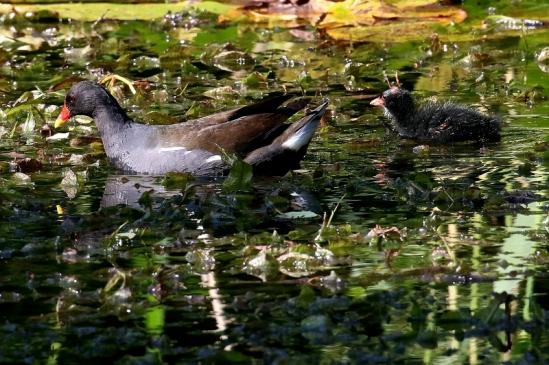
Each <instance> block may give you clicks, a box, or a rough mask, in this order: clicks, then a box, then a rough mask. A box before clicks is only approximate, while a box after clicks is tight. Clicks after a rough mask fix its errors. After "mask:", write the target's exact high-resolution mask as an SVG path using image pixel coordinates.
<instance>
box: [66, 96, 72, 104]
mask: <svg viewBox="0 0 549 365" xmlns="http://www.w3.org/2000/svg"><path fill="white" fill-rule="evenodd" d="M73 102H74V96H72V95H67V96H66V97H65V104H72V103H73Z"/></svg>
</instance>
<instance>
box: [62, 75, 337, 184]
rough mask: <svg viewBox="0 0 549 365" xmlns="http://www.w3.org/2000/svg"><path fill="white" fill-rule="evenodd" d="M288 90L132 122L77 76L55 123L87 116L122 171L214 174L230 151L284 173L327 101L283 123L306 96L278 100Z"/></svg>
mask: <svg viewBox="0 0 549 365" xmlns="http://www.w3.org/2000/svg"><path fill="white" fill-rule="evenodd" d="M290 97H291V96H288V95H283V96H277V97H273V98H270V99H266V100H263V101H260V102H259V103H256V104H252V105H249V106H244V107H241V108H238V109H234V110H229V111H225V112H220V113H216V114H213V115H209V116H206V117H203V118H200V119H196V120H191V121H187V122H183V123H178V124H172V125H147V124H140V123H136V122H134V121H133V120H132V119H131V118H130V117H129V116H128V115H127V114H126V112H124V110H123V109H122V107H121V106H120V105H119V104H118V102H117V101H116V99H115V98H114V97H113V96H112V95H111V94H110V93H109V92H108V91H107V90H105V89H104V88H103V87H102V86H100V85H99V84H97V83H95V82H92V81H81V82H79V83H77V84H75V85H73V86H72V87H71V89H70V90H69V92H68V93H67V95H66V97H65V103H64V105H63V108H62V110H61V113H60V114H59V117H58V118H57V120H56V122H55V127H56V128H57V127H59V126H60V125H63V124H64V123H66V121H67V120H68V119H69V118H71V117H73V116H75V115H86V116H89V117H92V118H93V119H94V121H95V124H96V125H97V129H98V130H99V134H100V136H101V139H102V140H103V147H104V149H105V152H106V154H107V157H108V158H109V160H110V161H111V162H112V164H113V165H114V166H116V167H117V168H118V169H120V170H122V171H124V172H127V173H137V174H153V175H162V174H165V173H167V172H170V171H179V172H189V173H191V174H193V175H199V176H214V175H220V174H223V173H224V172H226V170H227V166H226V164H225V163H224V161H223V159H222V155H223V154H225V153H235V154H237V155H238V156H240V157H243V158H244V161H245V162H247V163H248V164H250V165H251V166H252V167H253V169H254V173H255V174H259V175H273V176H274V175H284V174H285V173H287V172H288V171H289V170H291V169H295V168H297V167H298V166H299V162H300V160H301V159H302V158H303V157H304V155H305V153H306V151H307V147H308V145H309V142H310V141H311V139H312V137H313V135H314V133H315V131H316V129H317V126H318V124H319V121H320V118H321V117H322V115H323V114H324V111H325V109H326V106H327V104H328V102H327V101H326V102H324V103H322V105H320V106H319V107H317V108H316V109H314V110H311V111H309V112H308V113H307V114H306V115H305V116H304V117H303V118H301V119H300V120H299V121H297V122H295V123H292V124H287V123H284V122H285V121H286V120H287V119H288V118H289V117H290V116H292V115H293V114H295V113H296V112H298V111H299V110H301V109H302V108H304V107H305V105H306V104H307V103H308V100H306V99H298V100H295V101H291V102H289V103H287V104H286V105H285V106H282V104H283V103H284V102H286V101H287V100H288V99H290Z"/></svg>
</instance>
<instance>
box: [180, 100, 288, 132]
mask: <svg viewBox="0 0 549 365" xmlns="http://www.w3.org/2000/svg"><path fill="white" fill-rule="evenodd" d="M291 97H292V95H289V94H285V95H278V96H273V97H269V98H266V99H264V100H261V101H259V102H257V103H254V104H251V105H246V106H243V107H239V108H236V109H231V110H226V111H223V112H219V113H215V114H210V115H207V116H205V117H201V118H198V119H192V120H189V121H186V122H183V123H180V124H185V125H189V126H192V128H196V129H200V128H205V127H208V126H211V125H216V124H222V123H226V122H229V121H231V120H235V119H238V118H241V117H245V116H250V115H254V114H261V113H278V112H283V111H284V110H285V108H283V107H282V108H281V107H280V105H282V104H283V103H284V102H285V101H287V100H288V99H290V98H291ZM279 110H280V111H279ZM298 110H299V109H298ZM294 113H295V112H294ZM292 114H293V113H292ZM290 115H291V114H290Z"/></svg>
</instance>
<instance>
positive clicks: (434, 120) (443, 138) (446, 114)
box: [370, 87, 501, 143]
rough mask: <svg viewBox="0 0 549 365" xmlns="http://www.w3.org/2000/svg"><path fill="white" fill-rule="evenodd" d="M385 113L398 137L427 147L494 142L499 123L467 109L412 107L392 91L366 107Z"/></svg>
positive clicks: (404, 94)
mask: <svg viewBox="0 0 549 365" xmlns="http://www.w3.org/2000/svg"><path fill="white" fill-rule="evenodd" d="M370 104H372V105H375V106H380V107H383V108H384V109H385V113H386V114H387V116H388V117H389V118H391V119H392V121H393V124H394V126H395V129H396V131H397V132H398V134H399V135H400V136H401V137H403V138H409V139H414V140H417V141H420V142H427V143H449V142H464V141H475V142H481V143H484V142H497V141H499V140H500V139H501V135H500V131H501V120H500V119H499V118H498V117H496V116H491V115H485V114H482V113H480V112H479V111H477V110H475V109H472V108H470V107H467V106H464V105H459V104H453V103H450V102H443V103H441V102H434V101H427V102H425V103H423V104H421V105H419V106H417V105H416V103H415V101H414V98H413V97H412V94H411V93H410V92H409V91H408V90H405V89H402V88H399V87H392V88H390V89H388V90H386V91H385V92H383V94H382V95H381V96H380V97H378V98H376V99H374V100H372V102H371V103H370Z"/></svg>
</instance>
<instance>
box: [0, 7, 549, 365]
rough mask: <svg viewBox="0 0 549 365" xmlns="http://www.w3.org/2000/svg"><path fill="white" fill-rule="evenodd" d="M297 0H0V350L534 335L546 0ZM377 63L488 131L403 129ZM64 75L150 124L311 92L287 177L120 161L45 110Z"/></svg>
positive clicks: (366, 345) (452, 355)
mask: <svg viewBox="0 0 549 365" xmlns="http://www.w3.org/2000/svg"><path fill="white" fill-rule="evenodd" d="M300 3H301V5H299V4H298V5H295V4H294V5H291V6H290V5H288V4H286V5H285V6H283V7H282V6H281V7H278V8H276V7H275V8H271V7H273V6H275V5H274V4H275V3H274V2H273V3H270V5H269V3H268V2H265V3H264V4H263V5H261V6H256V7H251V6H250V7H241V6H239V5H238V4H234V3H216V2H195V3H194V2H193V4H192V6H189V4H187V3H170V4H160V3H158V4H154V5H150V4H139V5H136V4H95V3H90V4H84V5H82V4H63V5H60V4H50V3H47V2H45V3H44V4H32V5H29V4H10V5H2V6H0V12H1V16H0V109H1V110H0V203H1V204H0V270H1V272H2V275H0V343H1V344H2V345H1V346H0V363H25V364H35V363H36V364H38V363H48V364H57V363H59V364H67V363H77V362H78V363H83V362H84V363H96V362H97V361H105V362H107V363H117V364H136V363H153V364H154V363H233V362H234V363H263V362H264V363H290V364H299V363H305V362H310V363H323V364H330V363H335V364H339V363H343V364H347V363H360V364H362V363H384V364H394V363H419V362H423V363H427V364H434V363H442V362H445V363H456V364H457V363H459V364H461V363H468V364H491V363H502V362H504V363H516V364H537V363H546V362H548V361H549V357H548V354H549V336H548V333H549V331H548V324H547V320H548V311H549V298H548V297H547V292H548V288H549V277H548V275H547V272H548V267H549V266H548V265H549V205H548V186H549V185H548V181H549V133H548V130H549V101H548V100H547V98H548V88H549V77H548V72H549V48H548V47H549V44H548V42H547V39H549V38H548V36H549V30H548V28H547V25H548V21H549V19H547V18H546V17H547V14H549V8H548V6H547V5H546V4H544V3H543V2H537V1H521V2H519V3H516V2H512V1H497V2H493V1H476V2H473V3H470V2H465V4H464V5H462V6H457V5H455V6H450V5H444V6H442V5H439V4H438V3H439V2H434V1H427V0H426V1H415V0H414V1H404V2H396V1H386V2H374V1H366V0H365V1H362V2H355V1H353V2H351V1H343V2H333V3H332V2H330V1H318V2H312V1H310V2H306V1H305V2H300ZM381 3H385V5H384V6H386V7H390V8H383V9H378V10H375V11H378V13H379V14H382V15H376V14H378V13H368V12H366V11H365V9H366V8H367V7H368V6H369V5H372V6H373V4H377V5H376V6H381V5H379V4H381ZM393 3H394V4H393ZM435 3H436V4H435ZM277 4H278V2H277ZM391 4H393V5H391ZM313 5H315V6H316V7H314V6H313ZM406 6H409V8H406ZM375 9H377V8H375ZM403 9H404V10H403ZM406 9H408V10H406ZM168 10H169V12H168ZM389 10H390V11H389ZM383 14H385V15H383ZM403 14H405V15H406V16H405V15H403ZM350 15H353V16H350ZM544 17H545V18H544ZM404 18H405V19H404ZM384 72H386V73H387V74H390V75H392V74H394V73H395V72H398V76H399V78H400V82H401V83H402V84H403V86H404V87H406V88H407V89H409V90H413V91H414V94H416V95H418V96H421V97H424V98H436V99H437V100H452V101H454V102H457V103H463V104H467V105H469V106H472V107H474V108H476V109H479V110H481V111H484V112H489V113H492V114H496V115H498V116H500V117H501V118H502V120H503V124H504V125H503V130H502V141H501V142H499V143H490V144H486V145H483V146H479V145H475V144H455V145H443V146H437V145H432V146H429V145H426V144H420V143H415V142H410V141H405V140H400V139H398V137H397V136H395V135H394V134H393V133H392V131H391V130H390V128H387V125H386V123H387V120H386V119H385V117H384V116H383V115H382V114H381V113H380V112H379V111H377V110H376V109H374V108H373V107H371V106H370V105H369V102H370V100H371V99H373V98H374V97H375V96H377V95H379V94H380V93H381V92H382V91H383V90H385V89H386V88H387V85H386V84H385V81H384V79H383V74H384ZM81 79H94V80H97V81H100V80H103V82H104V85H106V87H108V88H109V90H110V91H111V92H112V93H113V95H115V97H117V99H118V100H119V101H120V103H121V105H122V106H123V107H124V108H125V109H126V110H128V111H129V114H130V115H131V116H132V117H133V118H135V119H136V120H140V121H142V122H144V123H150V124H159V123H163V124H170V123H175V122H180V121H184V120H189V119H193V118H197V117H200V116H204V115H207V114H210V113H214V112H217V111H220V110H226V109H230V108H233V107H235V106H238V105H245V104H249V103H251V102H253V101H257V100H259V99H261V98H263V97H265V96H268V95H271V94H275V93H280V92H290V93H295V94H297V95H306V96H309V97H312V98H313V99H315V98H316V99H318V100H320V99H321V98H328V99H329V101H330V104H329V112H328V113H327V115H326V118H324V119H323V120H322V126H321V129H320V130H319V131H318V133H317V136H316V137H315V139H314V140H313V142H312V144H311V146H310V148H309V152H308V154H307V156H306V158H305V160H304V161H303V163H302V166H301V169H299V170H296V171H293V172H291V173H289V174H287V175H286V176H284V177H281V178H266V177H254V176H252V172H251V169H250V167H249V166H248V165H246V164H245V163H243V162H242V161H238V160H236V161H235V162H234V163H233V167H232V170H231V172H230V174H229V175H228V176H227V177H226V178H224V179H222V178H217V179H204V178H195V177H192V176H190V175H186V174H176V173H173V174H168V175H166V176H161V177H157V176H132V175H120V174H119V172H117V171H116V170H114V169H113V168H112V167H111V166H110V164H109V163H108V161H107V159H106V157H105V154H104V151H103V148H102V144H101V139H100V138H99V137H98V134H97V131H96V129H95V126H94V124H93V122H92V121H91V120H90V119H88V118H83V117H82V118H80V117H78V118H73V120H72V121H71V122H69V123H68V127H65V128H60V129H58V130H55V128H54V127H53V122H54V120H55V117H56V116H57V115H58V114H59V111H60V106H61V105H62V103H63V98H64V96H65V93H66V90H67V89H68V88H69V87H70V85H71V84H73V83H74V82H76V81H78V80H81ZM296 117H297V118H299V117H300V116H296ZM229 157H231V156H227V158H229Z"/></svg>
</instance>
